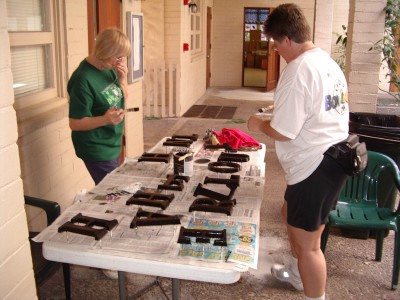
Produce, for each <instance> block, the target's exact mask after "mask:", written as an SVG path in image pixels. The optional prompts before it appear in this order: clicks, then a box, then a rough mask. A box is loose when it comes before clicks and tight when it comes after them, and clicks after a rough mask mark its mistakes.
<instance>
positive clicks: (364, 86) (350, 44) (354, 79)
mask: <svg viewBox="0 0 400 300" xmlns="http://www.w3.org/2000/svg"><path fill="white" fill-rule="evenodd" d="M385 5H386V0H374V1H372V0H357V1H350V11H349V28H348V41H347V52H346V78H347V81H348V84H349V100H350V101H349V104H350V110H351V111H355V112H357V111H358V112H360V111H364V112H376V102H377V93H378V83H379V71H380V66H381V56H380V53H379V52H374V51H369V48H371V46H372V43H373V42H375V41H378V40H379V39H380V38H381V37H382V34H383V30H384V22H385V14H384V12H383V8H384V7H385Z"/></svg>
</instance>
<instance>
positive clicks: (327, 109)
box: [271, 48, 349, 185]
mask: <svg viewBox="0 0 400 300" xmlns="http://www.w3.org/2000/svg"><path fill="white" fill-rule="evenodd" d="M348 120H349V108H348V94H347V83H346V79H345V77H344V74H343V72H342V71H341V69H340V68H339V66H338V65H337V64H336V62H335V61H333V60H332V59H331V58H330V56H329V55H328V53H326V52H325V51H322V50H321V49H319V48H314V49H312V50H309V51H306V52H304V53H303V54H301V55H300V56H299V57H297V58H296V59H295V60H293V61H291V62H290V63H289V64H288V65H287V66H286V68H285V70H284V71H283V72H282V75H281V77H280V79H279V82H278V86H277V88H276V92H275V97H274V112H273V116H272V120H271V127H272V128H274V129H275V130H276V131H278V132H279V133H280V134H282V135H284V136H286V137H288V138H290V139H291V140H290V141H287V142H279V141H276V143H275V145H276V152H277V155H278V159H279V161H280V163H281V165H282V167H283V169H284V171H285V178H286V181H287V183H288V184H289V185H292V184H295V183H298V182H300V181H302V180H304V179H306V178H307V177H308V176H310V175H311V174H312V173H313V172H314V171H315V169H316V168H317V167H318V165H319V164H320V163H321V161H322V159H323V153H324V152H325V151H326V150H327V149H328V148H329V147H330V146H331V145H333V144H336V143H337V142H339V141H341V140H344V139H345V138H346V137H347V135H348Z"/></svg>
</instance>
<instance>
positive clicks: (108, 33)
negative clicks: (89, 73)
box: [93, 28, 131, 60]
mask: <svg viewBox="0 0 400 300" xmlns="http://www.w3.org/2000/svg"><path fill="white" fill-rule="evenodd" d="M93 54H94V55H95V56H96V57H97V58H98V59H100V60H107V59H109V58H111V57H123V56H129V55H130V54H131V43H130V41H129V39H128V37H127V36H126V35H125V34H124V33H123V32H122V31H121V30H119V29H118V28H107V29H104V30H103V31H102V32H100V33H99V34H98V35H97V37H96V39H95V44H94V50H93Z"/></svg>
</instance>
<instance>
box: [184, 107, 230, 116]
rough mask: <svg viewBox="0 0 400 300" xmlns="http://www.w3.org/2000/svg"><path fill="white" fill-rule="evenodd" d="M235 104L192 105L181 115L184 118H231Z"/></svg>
mask: <svg viewBox="0 0 400 300" xmlns="http://www.w3.org/2000/svg"><path fill="white" fill-rule="evenodd" d="M236 109H237V107H236V106H216V105H193V106H192V107H191V108H189V110H188V111H187V112H186V113H185V114H184V115H183V117H185V118H208V119H232V118H233V115H234V114H235V112H236Z"/></svg>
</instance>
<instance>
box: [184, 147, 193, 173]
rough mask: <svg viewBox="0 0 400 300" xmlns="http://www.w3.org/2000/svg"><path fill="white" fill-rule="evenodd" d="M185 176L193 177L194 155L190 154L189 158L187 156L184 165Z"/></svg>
mask: <svg viewBox="0 0 400 300" xmlns="http://www.w3.org/2000/svg"><path fill="white" fill-rule="evenodd" d="M183 171H184V172H183V175H184V176H189V177H192V176H193V153H190V155H189V156H186V157H185V159H184V164H183Z"/></svg>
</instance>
